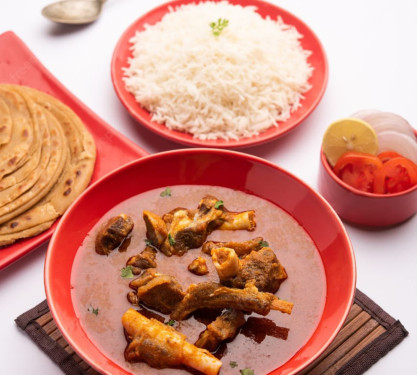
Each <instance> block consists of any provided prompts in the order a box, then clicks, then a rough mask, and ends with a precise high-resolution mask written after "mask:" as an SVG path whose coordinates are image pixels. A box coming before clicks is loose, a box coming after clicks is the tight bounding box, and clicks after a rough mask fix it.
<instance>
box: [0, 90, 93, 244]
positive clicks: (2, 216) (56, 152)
mask: <svg viewBox="0 0 417 375" xmlns="http://www.w3.org/2000/svg"><path fill="white" fill-rule="evenodd" d="M95 159H96V148H95V144H94V140H93V138H92V136H91V135H90V133H89V132H88V131H87V130H86V128H85V126H84V124H83V123H82V121H81V120H80V118H79V117H78V116H77V115H76V114H75V113H74V112H73V111H72V110H71V109H70V108H69V107H67V106H66V105H64V104H63V103H61V102H60V101H59V100H57V99H55V98H53V97H51V96H49V95H47V94H45V93H42V92H40V91H37V90H35V89H32V88H29V87H25V86H16V85H6V84H0V246H4V245H8V244H11V243H13V242H14V241H16V240H18V239H20V238H26V237H30V236H34V235H36V234H38V233H40V232H42V231H44V230H46V229H48V228H49V227H50V226H51V225H52V224H53V222H54V221H55V220H56V219H57V218H58V217H59V216H60V215H62V214H63V213H64V211H65V210H66V209H67V208H68V206H69V205H70V204H71V203H72V202H73V201H74V199H75V198H76V197H77V196H78V195H79V194H80V193H81V192H82V191H83V190H84V189H85V188H86V187H87V185H88V183H89V182H90V179H91V176H92V173H93V169H94V163H95Z"/></svg>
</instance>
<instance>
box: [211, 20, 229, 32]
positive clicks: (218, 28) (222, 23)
mask: <svg viewBox="0 0 417 375" xmlns="http://www.w3.org/2000/svg"><path fill="white" fill-rule="evenodd" d="M228 24H229V20H227V19H225V18H219V19H218V20H217V22H210V27H211V31H212V33H213V35H215V36H219V35H220V33H221V32H222V31H223V29H224V28H225V27H226V26H227V25H228Z"/></svg>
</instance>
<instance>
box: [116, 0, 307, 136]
mask: <svg viewBox="0 0 417 375" xmlns="http://www.w3.org/2000/svg"><path fill="white" fill-rule="evenodd" d="M219 18H222V19H226V20H228V21H229V22H228V25H227V27H225V28H224V29H223V31H222V32H221V33H220V35H218V36H215V35H214V34H213V31H212V28H211V27H210V23H212V22H217V20H218V19H219ZM301 37H302V36H301V35H300V34H299V33H298V32H297V30H296V29H295V28H294V27H292V26H289V25H285V24H284V23H283V22H282V20H281V19H278V20H271V19H264V18H262V17H261V16H260V15H259V14H258V13H257V12H256V9H255V8H254V7H249V6H247V7H242V6H239V5H231V4H229V3H227V2H203V3H199V4H188V5H183V6H181V7H178V8H176V9H172V8H171V9H170V12H169V13H167V14H166V15H165V16H164V17H163V18H162V20H161V21H160V22H158V23H156V24H155V25H147V26H146V28H145V30H144V31H140V32H137V33H136V34H135V36H134V37H133V38H132V39H131V40H130V42H131V43H132V46H131V49H132V56H133V57H132V58H130V59H129V61H128V65H129V66H128V67H127V68H125V71H124V81H125V85H126V88H127V90H128V91H129V92H131V93H132V94H133V95H134V96H135V99H136V101H137V102H138V103H140V105H141V106H142V107H144V108H145V109H147V110H148V111H149V112H151V113H152V120H153V121H156V122H158V123H162V124H165V125H166V126H167V127H168V128H169V129H175V130H179V131H183V132H187V133H191V134H193V136H194V137H196V138H198V139H201V140H208V139H217V138H222V139H226V140H230V139H239V138H243V137H251V136H253V135H256V134H259V133H260V132H262V131H264V130H266V129H268V128H269V127H271V126H279V125H278V124H277V121H278V122H279V121H285V120H287V119H288V118H289V116H290V114H291V112H292V111H293V110H295V109H296V108H298V107H299V106H300V105H301V104H300V100H301V99H302V98H303V93H305V92H306V91H307V90H308V89H309V88H310V86H309V83H308V79H309V78H310V76H311V75H312V70H313V69H312V67H311V66H310V65H309V63H308V61H307V58H308V56H309V55H310V52H309V51H305V50H303V49H302V47H301V45H300V38H301Z"/></svg>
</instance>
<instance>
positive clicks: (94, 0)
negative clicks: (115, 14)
mask: <svg viewBox="0 0 417 375" xmlns="http://www.w3.org/2000/svg"><path fill="white" fill-rule="evenodd" d="M105 2H106V0H63V1H58V2H56V3H52V4H50V5H47V6H46V7H45V8H43V9H42V15H44V16H45V17H46V18H48V19H50V20H51V21H54V22H58V23H65V24H70V25H82V24H86V23H91V22H93V21H95V20H96V19H97V18H98V17H99V16H100V13H101V8H102V7H103V4H104V3H105Z"/></svg>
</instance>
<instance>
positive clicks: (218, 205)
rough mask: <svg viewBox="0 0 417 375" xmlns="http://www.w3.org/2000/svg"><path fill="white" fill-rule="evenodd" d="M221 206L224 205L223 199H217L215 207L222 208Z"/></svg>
mask: <svg viewBox="0 0 417 375" xmlns="http://www.w3.org/2000/svg"><path fill="white" fill-rule="evenodd" d="M221 206H223V201H221V200H220V201H217V202H216V203H215V204H214V208H220V207H221Z"/></svg>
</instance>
